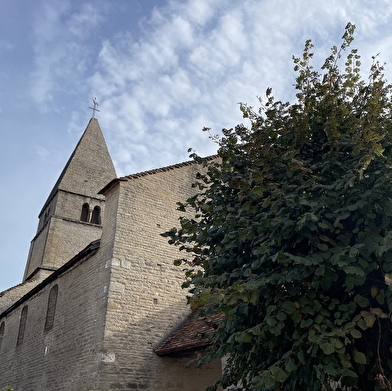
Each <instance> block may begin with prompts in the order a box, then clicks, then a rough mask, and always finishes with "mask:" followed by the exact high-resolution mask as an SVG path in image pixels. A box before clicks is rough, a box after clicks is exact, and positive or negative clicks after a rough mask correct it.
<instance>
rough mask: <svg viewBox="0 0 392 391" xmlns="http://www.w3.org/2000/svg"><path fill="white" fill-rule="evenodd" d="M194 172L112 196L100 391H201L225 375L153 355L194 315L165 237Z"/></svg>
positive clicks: (179, 171) (134, 184) (139, 182)
mask: <svg viewBox="0 0 392 391" xmlns="http://www.w3.org/2000/svg"><path fill="white" fill-rule="evenodd" d="M197 169H198V167H197V166H196V165H195V164H191V165H184V166H182V167H180V168H176V169H172V170H168V171H161V172H158V173H154V174H153V175H146V176H140V177H138V178H131V179H129V180H128V181H126V182H123V181H122V182H120V183H119V185H118V187H117V189H116V190H115V192H116V197H113V196H112V197H111V195H110V194H109V195H108V199H107V201H106V207H107V208H108V207H109V208H111V207H112V206H113V205H114V204H116V203H118V210H117V213H116V215H115V216H116V222H115V225H114V226H113V228H114V227H115V243H114V250H113V259H112V261H111V277H110V287H109V299H108V309H107V320H106V329H105V339H104V350H105V351H106V352H107V354H108V357H110V359H108V360H107V361H106V362H105V363H103V368H102V374H101V379H104V382H103V383H101V388H102V389H110V390H120V389H121V390H149V391H158V390H159V391H161V390H165V391H196V390H197V391H199V390H200V391H201V390H205V388H206V387H207V386H208V385H211V384H212V383H213V382H214V381H215V380H216V379H217V378H218V377H219V375H220V371H221V365H220V362H216V363H214V364H212V365H211V366H210V367H206V368H202V369H195V368H185V367H186V364H187V362H188V361H189V360H190V358H189V357H188V358H170V357H164V358H163V357H158V356H157V355H156V354H155V353H154V351H153V348H154V346H155V345H156V344H157V343H159V342H160V341H161V340H162V339H163V338H164V337H165V336H166V335H167V334H168V333H169V332H170V331H171V330H172V329H173V328H174V327H175V326H176V325H177V324H178V323H179V322H180V321H182V320H183V319H184V318H185V317H186V315H188V313H189V308H188V307H187V306H186V292H185V291H184V290H183V289H182V288H181V284H182V282H183V279H184V274H183V272H182V270H181V268H178V267H176V266H174V265H173V260H174V259H175V258H176V257H178V256H179V254H178V249H177V248H175V247H173V246H170V245H169V244H168V243H167V238H163V237H162V236H160V234H161V233H162V232H164V231H166V230H168V229H170V228H172V227H173V226H177V225H178V214H176V212H175V210H176V203H177V202H178V201H184V200H185V199H186V198H188V197H189V196H190V195H191V193H190V192H191V191H192V189H191V186H190V184H191V183H192V182H193V181H194V178H195V173H196V171H197ZM112 192H113V190H112ZM109 215H112V213H107V216H109ZM112 224H113V222H112ZM108 225H110V224H108ZM107 228H108V227H107V226H105V228H104V231H105V230H106V229H107ZM104 235H105V232H104ZM102 241H103V242H105V240H104V239H103V240H102Z"/></svg>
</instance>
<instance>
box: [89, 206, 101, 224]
mask: <svg viewBox="0 0 392 391" xmlns="http://www.w3.org/2000/svg"><path fill="white" fill-rule="evenodd" d="M91 222H92V223H93V224H101V208H100V207H99V206H96V207H94V209H93V213H92V215H91Z"/></svg>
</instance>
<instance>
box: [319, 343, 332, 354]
mask: <svg viewBox="0 0 392 391" xmlns="http://www.w3.org/2000/svg"><path fill="white" fill-rule="evenodd" d="M320 348H321V349H322V350H323V352H324V354H326V355H329V354H332V353H333V352H334V351H335V347H334V346H333V345H332V344H331V343H329V342H323V343H321V344H320Z"/></svg>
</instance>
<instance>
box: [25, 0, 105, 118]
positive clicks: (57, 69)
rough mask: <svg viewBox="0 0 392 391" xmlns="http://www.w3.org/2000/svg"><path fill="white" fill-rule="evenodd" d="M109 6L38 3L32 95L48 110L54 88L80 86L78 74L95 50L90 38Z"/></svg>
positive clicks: (63, 2)
mask: <svg viewBox="0 0 392 391" xmlns="http://www.w3.org/2000/svg"><path fill="white" fill-rule="evenodd" d="M107 8H108V7H107V6H105V5H104V4H103V3H99V4H95V3H82V4H81V5H80V7H79V8H78V9H76V10H74V9H73V8H72V7H71V2H70V1H69V0H64V1H60V0H54V1H51V2H46V1H41V2H40V3H39V6H38V7H37V10H36V13H35V15H34V17H35V19H34V20H35V23H34V32H33V38H32V41H33V42H34V44H33V50H34V54H35V69H34V71H33V72H32V74H31V95H32V97H33V99H34V100H35V101H36V102H37V103H38V104H39V105H40V108H41V110H44V111H45V110H47V106H46V104H47V103H48V102H50V101H51V100H52V99H53V94H54V93H55V92H58V91H67V92H69V91H70V90H72V88H78V90H79V89H80V86H79V85H78V84H79V81H80V80H79V77H80V76H81V75H82V74H83V73H84V72H85V71H86V70H87V67H88V64H87V62H89V61H91V59H90V58H89V57H90V56H91V55H92V53H93V50H92V48H91V47H90V46H89V44H88V40H89V39H91V35H92V34H93V33H94V31H95V30H96V29H97V28H98V26H99V25H100V23H102V22H103V21H104V20H105V13H106V12H107Z"/></svg>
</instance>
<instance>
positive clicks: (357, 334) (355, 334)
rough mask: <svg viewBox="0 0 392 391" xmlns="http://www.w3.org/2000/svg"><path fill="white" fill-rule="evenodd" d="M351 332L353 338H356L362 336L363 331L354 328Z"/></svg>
mask: <svg viewBox="0 0 392 391" xmlns="http://www.w3.org/2000/svg"><path fill="white" fill-rule="evenodd" d="M350 334H351V336H352V337H353V338H356V339H359V338H362V333H361V332H360V331H359V330H356V329H353V330H351V331H350Z"/></svg>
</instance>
